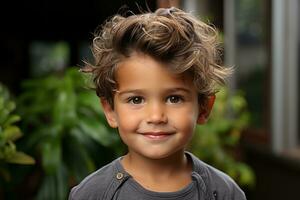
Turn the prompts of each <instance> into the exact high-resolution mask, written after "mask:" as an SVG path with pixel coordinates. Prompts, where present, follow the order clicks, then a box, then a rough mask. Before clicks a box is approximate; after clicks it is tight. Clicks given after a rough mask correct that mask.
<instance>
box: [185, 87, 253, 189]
mask: <svg viewBox="0 0 300 200" xmlns="http://www.w3.org/2000/svg"><path fill="white" fill-rule="evenodd" d="M246 108H247V103H246V100H245V98H244V96H243V95H242V93H241V92H237V93H235V94H231V95H230V94H229V91H228V89H226V88H222V89H221V90H220V92H218V93H217V94H216V102H215V105H214V108H213V110H212V112H211V114H210V118H209V120H208V122H207V123H206V124H205V125H201V126H197V128H196V133H195V135H194V138H193V139H192V141H191V144H190V146H189V149H190V150H191V151H192V152H193V153H194V154H195V155H197V156H198V157H199V158H201V159H202V160H204V161H206V162H207V163H209V164H211V165H213V166H215V167H217V168H219V169H221V170H222V171H224V172H225V173H227V174H229V175H230V176H231V177H232V178H233V179H235V180H236V181H237V182H238V184H239V185H241V186H243V187H247V186H248V187H251V186H253V184H254V182H255V176H254V173H253V171H252V169H251V168H250V167H249V166H248V165H247V164H246V163H243V162H242V161H239V160H238V157H237V156H236V154H235V153H236V152H237V151H238V148H237V147H238V145H239V141H240V137H241V132H242V130H243V128H245V127H246V126H247V125H248V123H249V113H248V112H247V110H246Z"/></svg>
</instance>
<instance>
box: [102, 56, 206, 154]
mask: <svg viewBox="0 0 300 200" xmlns="http://www.w3.org/2000/svg"><path fill="white" fill-rule="evenodd" d="M116 81H117V84H118V91H117V92H116V93H115V95H114V109H112V108H111V106H110V105H109V103H108V102H107V101H105V100H102V104H103V108H104V112H105V114H106V117H107V120H108V122H109V124H110V125H111V126H112V127H116V128H118V130H119V134H120V137H121V138H122V140H123V142H124V143H125V144H126V145H127V146H128V149H129V153H131V154H138V155H141V156H143V157H147V158H151V159H160V158H165V157H168V156H170V155H172V154H174V153H176V152H179V151H183V150H184V147H185V146H186V144H187V143H188V142H189V140H190V139H191V137H192V135H193V132H194V129H195V126H196V124H197V122H201V119H202V118H203V116H202V118H201V114H200V113H201V112H200V110H199V109H200V108H199V105H198V98H197V91H196V89H195V87H194V85H193V82H192V80H191V78H190V77H188V76H187V75H175V74H172V73H171V72H170V71H168V70H167V66H165V64H163V63H160V62H157V61H156V60H154V59H152V58H151V57H150V56H147V55H145V54H142V53H135V54H133V55H132V56H131V57H129V58H126V59H124V60H123V61H122V62H121V63H119V66H118V69H117V72H116Z"/></svg>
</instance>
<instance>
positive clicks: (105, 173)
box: [69, 160, 117, 200]
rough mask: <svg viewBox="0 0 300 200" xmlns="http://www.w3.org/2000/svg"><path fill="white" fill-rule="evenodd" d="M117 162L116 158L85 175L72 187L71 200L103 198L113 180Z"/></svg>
mask: <svg viewBox="0 0 300 200" xmlns="http://www.w3.org/2000/svg"><path fill="white" fill-rule="evenodd" d="M116 162H117V160H114V161H112V162H111V163H109V164H107V165H105V166H104V167H102V168H100V169H98V170H97V171H95V172H93V173H91V174H90V175H88V176H87V177H85V178H84V179H83V180H82V181H81V182H80V183H79V184H78V185H76V186H74V187H73V188H72V189H71V192H70V194H69V200H83V199H85V200H86V199H102V197H103V195H105V191H106V190H107V188H108V187H109V185H110V184H111V182H112V181H113V176H114V174H115V172H116V166H115V165H116Z"/></svg>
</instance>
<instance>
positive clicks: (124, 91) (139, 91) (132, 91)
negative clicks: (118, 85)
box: [115, 87, 191, 95]
mask: <svg viewBox="0 0 300 200" xmlns="http://www.w3.org/2000/svg"><path fill="white" fill-rule="evenodd" d="M115 92H116V93H118V94H119V95H123V94H128V93H144V90H143V89H133V90H130V89H129V90H123V91H120V90H115ZM165 92H166V93H172V92H184V93H190V92H191V91H190V90H189V89H188V88H183V87H178V88H169V89H168V88H167V89H166V90H165Z"/></svg>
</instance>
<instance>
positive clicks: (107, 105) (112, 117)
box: [100, 98, 118, 128]
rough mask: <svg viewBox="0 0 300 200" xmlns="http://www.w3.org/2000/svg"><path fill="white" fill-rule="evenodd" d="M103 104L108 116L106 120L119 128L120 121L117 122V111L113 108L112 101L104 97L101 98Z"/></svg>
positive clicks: (113, 126)
mask: <svg viewBox="0 0 300 200" xmlns="http://www.w3.org/2000/svg"><path fill="white" fill-rule="evenodd" d="M100 101H101V104H102V108H103V111H104V114H105V117H106V120H107V122H108V124H109V125H110V126H111V127H112V128H117V127H118V123H117V119H116V114H115V111H114V110H113V109H112V107H111V105H110V103H109V102H108V101H107V100H106V99H103V98H100Z"/></svg>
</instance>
